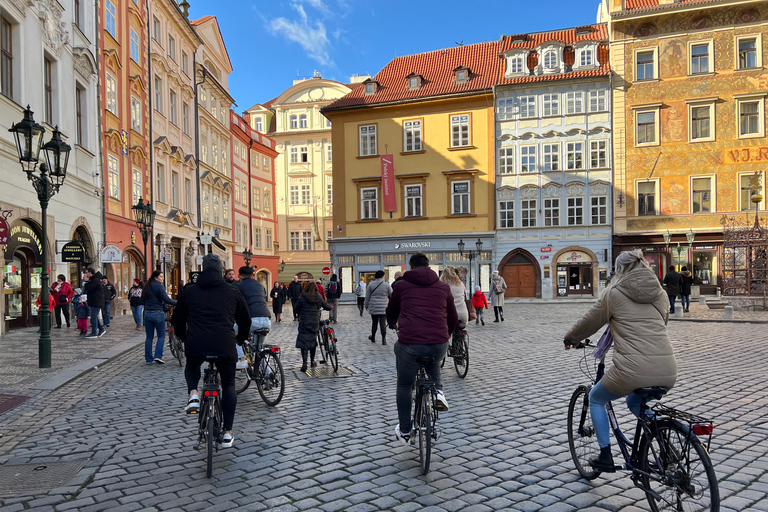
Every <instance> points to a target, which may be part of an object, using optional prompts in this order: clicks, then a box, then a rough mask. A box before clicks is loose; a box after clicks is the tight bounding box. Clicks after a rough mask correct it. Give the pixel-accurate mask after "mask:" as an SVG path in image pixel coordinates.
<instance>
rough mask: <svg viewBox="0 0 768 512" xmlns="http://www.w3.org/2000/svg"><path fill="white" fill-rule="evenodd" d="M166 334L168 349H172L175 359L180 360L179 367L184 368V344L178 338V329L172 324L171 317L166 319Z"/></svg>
mask: <svg viewBox="0 0 768 512" xmlns="http://www.w3.org/2000/svg"><path fill="white" fill-rule="evenodd" d="M165 333H166V337H167V338H168V348H170V349H171V354H172V355H173V357H175V358H176V359H178V361H179V366H181V367H182V368H183V367H184V342H183V341H181V339H179V337H178V336H176V329H175V328H174V327H173V324H172V323H171V315H170V314H169V315H168V316H166V317H165Z"/></svg>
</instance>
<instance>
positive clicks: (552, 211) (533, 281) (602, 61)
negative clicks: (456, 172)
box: [494, 24, 612, 298]
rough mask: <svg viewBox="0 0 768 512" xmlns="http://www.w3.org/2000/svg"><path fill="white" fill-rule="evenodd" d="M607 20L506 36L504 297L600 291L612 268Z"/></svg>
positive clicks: (501, 95)
mask: <svg viewBox="0 0 768 512" xmlns="http://www.w3.org/2000/svg"><path fill="white" fill-rule="evenodd" d="M607 43H608V31H607V27H606V25H605V24H599V25H588V26H584V27H578V28H571V29H564V30H557V31H552V32H540V33H533V34H518V35H513V36H505V37H502V39H501V57H500V58H501V59H502V60H503V63H502V67H501V71H500V75H499V82H498V85H497V87H496V98H495V100H496V127H495V141H496V179H495V182H496V207H497V219H498V220H497V223H496V243H495V252H494V268H495V269H498V270H499V272H500V274H501V275H502V276H503V277H504V279H505V281H506V283H507V290H506V296H507V297H539V298H553V297H567V296H581V295H585V294H586V295H589V296H595V297H596V296H597V294H598V292H599V289H600V286H601V284H602V283H601V281H604V280H605V278H606V276H607V273H608V271H609V270H610V267H611V259H610V249H611V225H610V224H611V212H610V203H611V201H610V197H611V177H612V176H611V174H612V172H611V154H610V152H611V149H612V148H611V119H610V108H611V104H610V82H609V75H610V69H609V65H608V46H607Z"/></svg>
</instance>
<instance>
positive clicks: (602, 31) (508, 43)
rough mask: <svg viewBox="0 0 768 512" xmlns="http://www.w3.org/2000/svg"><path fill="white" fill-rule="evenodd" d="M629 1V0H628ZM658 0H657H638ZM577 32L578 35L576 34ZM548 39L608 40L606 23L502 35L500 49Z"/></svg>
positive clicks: (533, 45)
mask: <svg viewBox="0 0 768 512" xmlns="http://www.w3.org/2000/svg"><path fill="white" fill-rule="evenodd" d="M628 1H631V0H628ZM639 1H658V0H639ZM577 33H578V34H579V35H578V36H577V35H576V34H577ZM549 41H558V42H561V43H563V44H566V45H573V44H576V43H579V42H581V41H608V25H606V24H605V23H600V24H597V25H585V26H583V27H573V28H566V29H563V30H552V31H549V32H537V33H534V34H516V35H511V36H504V37H503V38H502V41H501V51H502V53H503V52H506V51H507V50H511V49H513V48H525V49H529V50H533V49H534V48H537V47H538V46H539V45H541V44H544V43H547V42H549Z"/></svg>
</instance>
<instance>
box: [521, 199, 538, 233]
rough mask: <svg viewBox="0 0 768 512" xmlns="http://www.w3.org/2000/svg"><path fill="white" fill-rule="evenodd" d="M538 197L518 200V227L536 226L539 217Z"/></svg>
mask: <svg viewBox="0 0 768 512" xmlns="http://www.w3.org/2000/svg"><path fill="white" fill-rule="evenodd" d="M538 201H539V199H538V198H532V199H521V200H520V227H521V228H535V227H538V217H539V206H538V205H539V203H538Z"/></svg>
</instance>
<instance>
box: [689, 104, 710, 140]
mask: <svg viewBox="0 0 768 512" xmlns="http://www.w3.org/2000/svg"><path fill="white" fill-rule="evenodd" d="M686 103H688V142H712V141H714V140H715V139H716V138H715V133H716V132H715V130H716V118H715V116H716V115H717V112H716V108H715V101H714V100H706V101H690V100H689V101H687V102H686ZM701 108H706V109H708V110H709V118H708V119H709V135H707V136H706V137H696V138H694V137H693V126H694V125H693V122H694V120H693V114H694V110H695V109H701Z"/></svg>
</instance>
